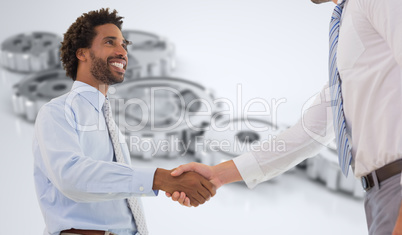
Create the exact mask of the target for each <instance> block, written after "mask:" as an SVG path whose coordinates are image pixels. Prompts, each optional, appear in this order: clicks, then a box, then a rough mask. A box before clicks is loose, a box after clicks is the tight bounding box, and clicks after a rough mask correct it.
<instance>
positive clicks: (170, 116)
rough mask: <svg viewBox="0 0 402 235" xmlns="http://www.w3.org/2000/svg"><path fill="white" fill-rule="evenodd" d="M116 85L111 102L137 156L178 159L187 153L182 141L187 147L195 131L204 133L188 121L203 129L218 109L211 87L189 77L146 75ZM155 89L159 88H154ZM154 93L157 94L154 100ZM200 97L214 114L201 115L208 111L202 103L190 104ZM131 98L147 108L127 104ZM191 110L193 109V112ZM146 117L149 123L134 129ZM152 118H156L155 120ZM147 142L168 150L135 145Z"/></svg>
mask: <svg viewBox="0 0 402 235" xmlns="http://www.w3.org/2000/svg"><path fill="white" fill-rule="evenodd" d="M114 88H116V90H115V91H114V92H113V94H109V97H110V99H111V100H114V101H113V102H112V101H111V103H112V104H114V105H112V109H113V110H114V113H115V115H116V118H115V120H118V122H117V123H118V125H119V127H120V130H121V131H122V133H124V135H125V136H126V138H127V142H128V143H129V149H130V152H131V155H132V156H133V157H139V158H143V159H148V160H149V159H152V158H158V157H164V158H177V157H178V156H180V155H181V154H184V153H185V149H184V148H183V146H182V144H186V146H187V143H194V142H195V141H194V140H193V139H192V138H195V136H196V135H195V134H200V131H199V130H193V129H192V128H191V126H189V125H188V123H191V125H192V126H193V127H198V128H203V127H205V126H207V125H209V124H210V121H211V117H212V115H213V114H214V113H216V110H217V109H216V105H215V104H214V103H213V99H212V98H211V96H210V93H208V92H207V91H208V90H207V89H205V88H204V87H203V86H201V85H199V84H197V83H195V82H192V81H189V80H185V79H180V78H171V77H145V78H141V79H137V80H131V81H127V82H125V83H122V84H119V85H116V86H114ZM153 88H154V89H159V90H153ZM161 88H163V89H161ZM165 88H166V89H165ZM152 92H154V95H155V96H154V97H153V98H152V99H151V94H152ZM196 99H202V100H203V101H205V102H206V103H208V104H209V106H210V107H211V114H212V115H211V116H208V115H205V113H202V115H200V114H201V112H205V110H204V107H203V106H202V105H194V107H192V106H191V107H190V106H188V105H189V104H190V103H191V102H192V101H193V100H196ZM131 101H137V102H138V101H141V102H139V103H143V105H144V107H143V108H144V109H147V110H146V111H144V109H140V108H139V105H137V106H135V104H134V105H133V104H131V106H130V105H126V104H130V102H131ZM193 103H194V102H193ZM117 104H119V105H118V106H117ZM205 108H206V106H205ZM189 111H190V112H192V113H191V115H190V114H189ZM182 114H183V116H181V115H182ZM197 114H198V115H197ZM145 117H146V118H148V119H146V124H145V125H143V126H141V127H140V128H138V129H136V130H133V128H134V127H137V126H138V125H139V124H140V123H141V122H142V121H143V118H145ZM151 117H154V118H152V119H151ZM186 117H187V119H186ZM151 120H152V122H151ZM152 125H153V126H152ZM202 133H203V132H202ZM202 133H201V134H202ZM135 141H137V142H136V143H135ZM147 141H148V142H149V143H156V144H158V143H164V145H165V149H163V150H162V151H157V152H155V150H154V149H150V150H149V151H144V150H138V149H133V148H132V146H134V145H135V144H137V146H138V145H139V143H138V142H141V143H145V142H147ZM133 143H134V145H133ZM159 150H160V149H159Z"/></svg>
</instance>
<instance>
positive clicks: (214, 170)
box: [166, 161, 242, 207]
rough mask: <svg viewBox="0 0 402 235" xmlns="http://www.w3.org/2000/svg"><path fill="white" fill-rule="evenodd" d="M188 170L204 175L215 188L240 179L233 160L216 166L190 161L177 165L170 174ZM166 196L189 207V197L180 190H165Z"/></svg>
mask: <svg viewBox="0 0 402 235" xmlns="http://www.w3.org/2000/svg"><path fill="white" fill-rule="evenodd" d="M189 171H193V172H197V173H198V174H200V175H202V176H204V177H205V178H206V179H208V180H209V181H210V182H211V183H212V184H213V185H214V186H215V188H216V189H218V188H220V187H221V186H222V185H224V184H228V183H231V182H235V181H240V180H242V178H241V175H240V173H239V171H238V170H237V168H236V166H235V164H234V162H233V161H227V162H223V163H221V164H219V165H216V166H208V165H204V164H201V163H196V162H192V163H188V164H186V165H181V166H179V167H177V168H176V169H175V170H174V171H173V172H172V173H171V175H172V176H179V175H181V174H183V172H189ZM166 196H167V197H172V200H173V201H177V202H179V203H180V204H181V205H183V206H188V207H190V204H191V202H192V200H191V198H189V197H186V194H185V193H183V192H182V191H176V192H174V193H173V194H172V193H170V192H167V193H166ZM191 205H192V204H191Z"/></svg>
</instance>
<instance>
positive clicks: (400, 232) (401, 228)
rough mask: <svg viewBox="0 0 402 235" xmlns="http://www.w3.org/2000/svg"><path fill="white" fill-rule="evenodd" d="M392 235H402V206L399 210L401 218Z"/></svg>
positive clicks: (397, 221)
mask: <svg viewBox="0 0 402 235" xmlns="http://www.w3.org/2000/svg"><path fill="white" fill-rule="evenodd" d="M392 235H402V204H401V207H400V208H399V216H398V219H397V220H396V224H395V227H394V231H393V232H392Z"/></svg>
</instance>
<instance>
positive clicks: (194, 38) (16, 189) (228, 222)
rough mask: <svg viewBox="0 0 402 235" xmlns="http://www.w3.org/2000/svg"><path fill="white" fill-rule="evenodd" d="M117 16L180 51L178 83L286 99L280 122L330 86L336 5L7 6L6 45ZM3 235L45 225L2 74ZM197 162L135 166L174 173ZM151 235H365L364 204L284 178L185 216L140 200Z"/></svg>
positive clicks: (168, 205)
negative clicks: (102, 14)
mask: <svg viewBox="0 0 402 235" xmlns="http://www.w3.org/2000/svg"><path fill="white" fill-rule="evenodd" d="M101 7H110V8H112V9H117V10H118V11H119V14H120V15H122V16H124V17H125V20H124V24H123V28H125V29H138V30H144V31H149V32H153V33H156V34H159V35H161V36H164V37H166V38H168V39H169V40H170V41H172V42H173V43H174V44H175V45H176V49H177V50H176V56H177V61H178V63H177V70H176V72H175V73H174V76H175V77H180V78H185V79H189V80H192V81H195V82H198V83H200V84H202V85H204V86H206V87H208V88H211V89H213V90H214V91H215V94H216V96H217V97H224V98H228V99H230V100H232V101H233V102H235V101H236V97H237V95H238V93H237V85H238V84H241V87H242V95H243V96H242V101H243V104H244V103H246V102H247V101H248V100H250V99H252V98H256V97H259V98H263V99H266V100H267V101H268V103H269V102H270V101H271V99H281V98H285V99H286V100H287V102H286V103H284V104H281V105H280V106H279V109H278V110H277V111H276V112H277V114H278V120H279V122H281V123H284V124H289V125H291V124H293V123H295V122H296V121H297V120H298V118H300V112H301V108H302V106H303V104H304V103H305V102H306V100H307V99H308V98H310V97H311V96H313V95H314V94H315V93H317V92H318V91H319V90H320V88H321V87H322V86H323V85H324V83H325V82H326V80H327V54H328V52H327V48H328V45H327V44H328V43H327V42H328V39H327V37H328V32H327V31H328V24H329V19H330V15H331V12H332V9H333V7H334V4H332V3H327V4H322V5H314V4H313V3H311V2H310V1H309V0H289V1H272V0H230V1H229V0H213V1H212V0H203V1H200V0H198V1H195V0H146V1H145V0H143V1H139V0H132V1H113V2H109V1H93V0H91V1H50V0H46V1H41V0H37V1H28V0H23V1H7V2H6V1H4V0H2V2H1V7H0V12H1V14H0V24H1V28H0V29H1V33H0V42H1V41H3V40H4V39H6V38H7V37H10V36H12V35H15V34H18V33H21V32H30V31H48V32H53V33H57V34H59V35H60V36H62V34H63V33H64V32H65V31H66V30H67V28H68V27H69V26H70V25H71V23H72V22H73V21H75V19H76V18H77V17H78V16H80V15H81V14H82V13H84V12H88V11H90V10H95V9H99V8H101ZM1 75H2V77H1V86H0V96H1V99H0V101H1V103H0V111H1V115H0V130H1V131H0V145H1V150H2V156H1V164H0V182H1V187H2V188H1V193H0V208H1V209H0V224H1V227H0V229H1V230H0V231H1V232H2V233H4V234H41V233H42V231H43V228H44V222H43V219H42V216H41V213H40V209H39V207H38V205H37V200H36V196H35V190H34V185H33V177H32V154H31V139H32V134H33V125H32V123H28V122H26V121H24V120H23V119H22V118H19V117H16V116H15V115H14V114H13V112H12V107H11V94H12V91H11V88H10V87H11V84H12V83H14V82H15V81H16V80H13V79H15V77H19V76H18V75H17V76H15V77H14V76H10V75H8V76H7V73H1ZM237 111H239V110H237ZM191 160H192V159H186V158H181V159H176V160H156V161H152V162H142V161H139V160H135V161H134V164H139V165H145V166H146V165H148V166H149V165H156V166H159V167H163V168H172V167H175V166H177V165H178V164H180V163H182V162H188V161H191ZM143 202H144V206H145V211H146V216H147V220H148V225H149V229H150V231H151V234H155V235H158V234H177V235H180V234H239V235H240V234H309V235H312V234H365V233H367V229H366V225H365V218H364V211H363V202H362V200H356V199H353V198H351V197H350V196H347V195H344V194H340V193H334V192H331V191H329V190H328V189H326V188H325V187H323V186H322V185H321V184H319V183H316V182H312V181H310V180H308V179H307V178H306V176H305V175H304V174H303V172H298V171H297V172H294V173H290V174H285V175H284V176H282V177H281V178H279V179H278V180H277V181H275V182H271V183H270V182H267V183H263V184H261V185H259V186H258V187H257V188H255V189H254V190H249V189H247V188H246V187H245V186H244V185H243V184H240V183H236V184H232V185H227V186H224V187H223V188H221V189H220V190H219V191H218V194H217V196H216V197H215V198H213V199H212V200H211V201H210V202H209V203H207V204H205V205H203V206H201V207H199V208H184V207H179V206H178V205H176V204H175V203H173V202H171V201H170V200H169V199H167V198H166V197H165V196H164V195H163V192H161V193H160V195H159V196H158V197H155V198H144V200H143Z"/></svg>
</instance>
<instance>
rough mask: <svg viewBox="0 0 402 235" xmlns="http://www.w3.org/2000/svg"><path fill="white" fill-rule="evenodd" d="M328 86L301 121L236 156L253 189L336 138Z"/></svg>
mask: <svg viewBox="0 0 402 235" xmlns="http://www.w3.org/2000/svg"><path fill="white" fill-rule="evenodd" d="M327 92H328V85H326V86H324V88H323V89H322V90H321V92H320V93H319V94H318V95H317V96H316V97H315V100H314V103H313V104H312V105H311V106H310V107H309V108H308V109H306V110H305V112H304V113H303V114H302V118H301V119H300V120H299V122H298V123H297V124H295V125H294V126H292V127H291V128H289V129H287V130H285V131H283V132H282V133H280V134H279V135H278V136H276V139H275V142H274V143H272V142H269V143H264V144H263V145H262V146H260V148H258V149H255V151H253V152H248V153H245V154H243V155H241V156H239V157H237V158H235V159H234V163H235V165H236V167H237V169H238V170H239V172H240V175H241V177H242V178H243V180H244V181H245V182H246V184H247V186H248V187H249V188H253V187H255V186H256V185H257V184H258V183H261V182H263V181H266V180H269V179H271V178H274V177H276V176H278V175H280V174H282V173H283V172H285V171H287V170H289V169H291V168H292V167H294V166H295V165H297V164H298V163H300V162H302V161H303V160H305V159H306V158H308V157H313V156H315V155H316V154H317V153H319V151H320V150H321V149H322V147H323V146H325V145H327V144H328V143H329V142H330V141H331V140H333V139H334V132H333V121H332V114H331V106H330V105H331V104H330V101H329V100H328V101H327V100H326V97H327Z"/></svg>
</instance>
